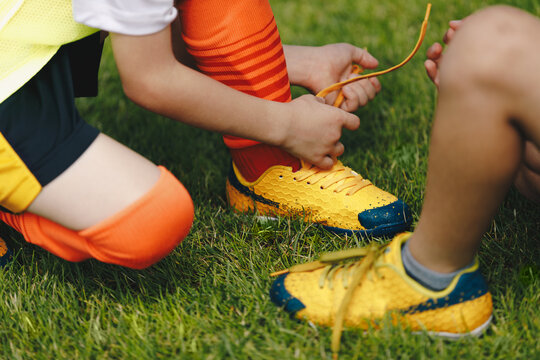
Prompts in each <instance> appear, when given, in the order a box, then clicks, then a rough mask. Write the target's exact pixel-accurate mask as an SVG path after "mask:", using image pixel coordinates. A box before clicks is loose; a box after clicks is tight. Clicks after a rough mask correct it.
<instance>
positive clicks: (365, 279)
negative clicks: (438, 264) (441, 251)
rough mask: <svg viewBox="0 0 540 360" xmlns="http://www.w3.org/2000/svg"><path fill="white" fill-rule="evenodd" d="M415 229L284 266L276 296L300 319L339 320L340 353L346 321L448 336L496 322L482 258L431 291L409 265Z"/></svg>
mask: <svg viewBox="0 0 540 360" xmlns="http://www.w3.org/2000/svg"><path fill="white" fill-rule="evenodd" d="M410 235H411V234H410V233H403V234H400V235H397V236H396V237H395V238H394V240H393V241H392V242H390V244H388V245H387V246H382V247H381V246H380V245H379V246H370V247H366V248H359V249H350V250H344V251H341V252H336V253H329V254H324V255H323V256H321V258H320V260H318V261H315V262H312V263H307V264H302V265H296V266H295V267H292V268H291V269H289V270H287V271H284V272H279V273H276V274H274V275H279V277H278V278H277V279H276V280H275V281H274V283H273V285H272V288H271V290H270V297H271V299H272V301H273V302H274V303H275V304H276V305H278V306H280V307H283V308H284V309H285V310H286V311H288V312H289V313H291V315H292V316H294V317H296V318H299V319H305V320H308V321H310V322H312V323H314V324H318V325H323V326H333V327H334V334H333V339H332V350H333V351H334V353H337V351H338V349H339V339H340V336H341V331H342V328H343V326H348V327H355V328H360V329H368V328H379V327H382V326H383V324H388V323H391V324H392V325H395V326H402V327H403V328H406V329H410V330H411V331H413V332H424V331H425V332H427V333H430V334H433V335H439V336H443V337H448V338H459V337H462V336H466V335H480V334H481V333H482V332H483V331H484V330H485V329H486V328H487V327H488V325H489V323H490V322H491V318H492V312H493V305H492V300H491V294H490V293H489V291H488V288H487V285H486V282H485V281H484V278H483V277H482V275H481V274H480V271H479V270H478V261H477V260H476V261H475V263H474V265H472V266H471V267H469V268H467V269H465V270H463V271H461V272H460V273H459V274H458V275H456V277H455V278H454V279H453V281H452V282H451V283H450V285H449V286H448V287H447V288H446V289H444V290H442V291H432V290H429V289H427V288H425V287H423V286H422V285H420V284H418V283H417V282H416V281H415V280H413V279H412V278H410V277H409V276H408V275H407V274H406V272H405V269H404V267H403V263H402V260H401V247H402V245H403V244H404V243H405V241H407V239H408V238H409V237H410Z"/></svg>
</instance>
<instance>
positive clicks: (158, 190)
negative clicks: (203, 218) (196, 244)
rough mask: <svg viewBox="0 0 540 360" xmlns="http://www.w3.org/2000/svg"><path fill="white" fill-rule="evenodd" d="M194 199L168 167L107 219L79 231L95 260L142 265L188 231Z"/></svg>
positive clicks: (167, 250)
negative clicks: (149, 186)
mask: <svg viewBox="0 0 540 360" xmlns="http://www.w3.org/2000/svg"><path fill="white" fill-rule="evenodd" d="M193 216H194V210H193V202H192V200H191V197H190V196H189V193H188V192H187V190H186V189H185V188H184V186H183V185H182V184H181V183H180V182H179V181H178V180H177V179H176V178H175V177H174V176H173V175H172V174H171V173H169V172H168V171H167V170H165V169H163V168H162V175H161V177H160V179H159V180H158V183H157V184H156V186H154V188H153V189H152V190H151V191H150V192H149V193H147V194H146V195H145V196H143V198H141V199H139V200H138V201H137V202H136V203H135V204H132V205H131V206H130V207H128V208H127V209H125V211H122V212H121V213H119V214H117V215H116V216H114V217H113V218H112V219H110V220H109V221H107V220H106V221H105V222H103V223H101V224H98V225H97V226H95V227H92V228H89V229H87V230H83V231H81V232H79V234H80V235H81V236H83V237H85V238H86V239H87V241H88V248H89V251H90V253H91V254H92V256H93V257H95V258H96V259H98V260H101V261H104V262H107V263H113V264H117V265H122V266H126V267H131V268H135V269H142V268H145V267H148V266H150V265H152V264H154V263H156V262H157V261H159V260H161V259H162V258H164V257H165V256H166V255H168V254H169V253H170V252H171V251H172V250H173V249H174V248H175V247H176V246H177V245H178V244H179V243H180V242H181V241H182V240H183V239H184V238H185V237H186V236H187V234H188V233H189V230H190V228H191V225H192V223H193Z"/></svg>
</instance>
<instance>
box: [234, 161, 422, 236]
mask: <svg viewBox="0 0 540 360" xmlns="http://www.w3.org/2000/svg"><path fill="white" fill-rule="evenodd" d="M226 187H227V188H226V190H227V198H228V201H229V204H230V205H231V206H232V207H233V208H235V209H236V210H238V211H240V212H249V211H256V212H257V213H258V214H259V215H262V216H275V215H280V216H300V217H302V218H303V219H304V220H310V221H313V222H315V223H318V224H321V225H323V226H324V227H325V228H327V229H328V230H331V231H333V232H337V233H349V234H350V233H353V232H355V233H359V234H362V235H373V236H383V235H394V234H396V233H398V232H401V231H404V230H406V229H407V228H408V227H409V225H410V224H411V221H412V217H411V212H410V210H409V207H408V206H407V204H405V203H404V202H403V201H401V200H399V199H398V198H396V197H395V196H394V195H392V194H389V193H387V192H386V191H383V190H381V189H379V188H378V187H376V186H375V185H373V184H372V183H371V182H370V181H369V180H366V179H364V178H362V176H360V175H359V174H357V173H356V172H354V171H352V170H351V169H350V168H348V167H345V166H343V164H342V163H341V162H339V161H338V162H337V163H336V164H335V165H334V167H333V168H332V169H331V170H321V169H319V168H318V167H316V166H311V165H309V164H306V163H302V167H301V168H300V169H299V170H298V171H296V172H293V171H292V168H291V167H288V166H282V165H277V166H272V167H270V168H268V170H266V171H265V172H264V173H263V174H262V175H261V176H260V177H259V178H258V179H257V180H256V181H254V182H248V181H246V180H245V179H244V178H243V177H242V175H241V174H240V172H239V171H238V169H237V168H236V166H235V165H234V163H233V164H232V167H231V170H230V172H229V176H228V178H227V185H226Z"/></svg>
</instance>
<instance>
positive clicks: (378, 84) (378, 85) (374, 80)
mask: <svg viewBox="0 0 540 360" xmlns="http://www.w3.org/2000/svg"><path fill="white" fill-rule="evenodd" d="M369 81H370V82H371V83H372V84H373V86H374V87H375V90H376V91H377V92H379V91H381V89H382V86H381V82H380V81H379V79H377V78H376V77H372V78H369Z"/></svg>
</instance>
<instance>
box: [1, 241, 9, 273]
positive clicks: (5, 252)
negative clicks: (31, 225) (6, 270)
mask: <svg viewBox="0 0 540 360" xmlns="http://www.w3.org/2000/svg"><path fill="white" fill-rule="evenodd" d="M10 259H11V250H10V249H9V248H8V246H7V244H6V242H5V241H4V239H2V238H0V267H2V266H4V265H6V264H7V263H8V262H9V260H10Z"/></svg>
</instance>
